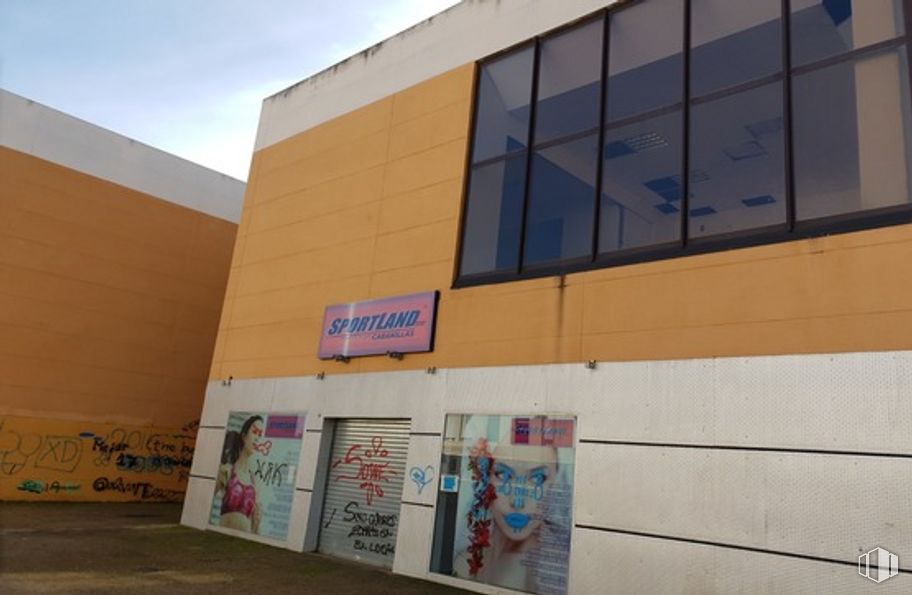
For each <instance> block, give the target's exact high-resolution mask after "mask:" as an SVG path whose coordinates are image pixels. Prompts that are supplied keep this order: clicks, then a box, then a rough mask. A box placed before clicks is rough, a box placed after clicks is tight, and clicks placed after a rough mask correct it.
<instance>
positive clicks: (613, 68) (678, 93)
mask: <svg viewBox="0 0 912 595" xmlns="http://www.w3.org/2000/svg"><path fill="white" fill-rule="evenodd" d="M683 22H684V3H683V2H681V1H680V0H650V1H649V2H642V3H639V4H635V5H633V6H631V7H630V8H625V9H623V10H619V11H617V12H616V13H614V14H612V16H611V26H610V28H611V31H610V34H609V36H608V42H609V46H610V47H609V50H608V101H607V114H606V115H607V118H608V120H620V119H623V118H627V117H630V116H635V115H636V114H644V113H646V112H649V111H651V110H654V109H656V108H661V107H665V106H669V105H674V104H676V103H679V102H680V101H681V98H682V95H683V90H684V89H683V81H684V59H683V52H682V47H683V43H684V42H683V39H684V37H683ZM656 31H662V35H655V32H656Z"/></svg>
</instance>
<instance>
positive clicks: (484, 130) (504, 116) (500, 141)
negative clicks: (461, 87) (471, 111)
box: [472, 47, 535, 162]
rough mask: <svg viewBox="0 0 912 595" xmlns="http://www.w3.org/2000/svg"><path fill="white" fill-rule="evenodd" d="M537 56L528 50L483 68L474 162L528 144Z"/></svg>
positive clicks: (473, 155)
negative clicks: (533, 77)
mask: <svg viewBox="0 0 912 595" xmlns="http://www.w3.org/2000/svg"><path fill="white" fill-rule="evenodd" d="M534 56H535V52H534V50H533V48H532V47H529V48H526V49H524V50H521V51H519V52H516V53H514V54H510V55H509V56H506V57H505V58H501V59H499V60H495V61H494V62H491V63H490V64H485V65H484V67H482V69H481V72H480V73H479V81H478V106H477V108H476V109H477V113H476V115H475V136H474V139H475V141H474V142H475V145H474V152H473V154H472V161H473V162H478V161H483V160H485V159H490V158H492V157H497V156H499V155H503V154H504V153H508V152H511V151H516V150H519V149H523V148H525V146H526V144H527V143H528V138H529V113H530V110H529V104H530V102H531V99H532V67H533V58H534Z"/></svg>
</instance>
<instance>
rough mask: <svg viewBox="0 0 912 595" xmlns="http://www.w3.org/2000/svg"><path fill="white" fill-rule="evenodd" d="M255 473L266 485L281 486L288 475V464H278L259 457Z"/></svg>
mask: <svg viewBox="0 0 912 595" xmlns="http://www.w3.org/2000/svg"><path fill="white" fill-rule="evenodd" d="M253 474H254V476H256V478H257V479H259V480H261V481H262V482H263V483H265V484H266V485H272V486H274V487H280V486H281V485H282V481H283V480H284V477H285V476H286V475H288V464H287V463H281V464H279V465H277V464H275V463H273V462H264V461H262V460H260V459H257V461H256V469H255V470H254V472H253Z"/></svg>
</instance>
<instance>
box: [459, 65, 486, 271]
mask: <svg viewBox="0 0 912 595" xmlns="http://www.w3.org/2000/svg"><path fill="white" fill-rule="evenodd" d="M480 78H481V65H480V64H478V63H476V64H475V69H474V71H473V72H472V97H473V98H474V101H473V102H472V116H471V120H470V122H469V131H470V133H471V138H470V139H469V142H468V151H469V152H468V154H467V155H466V164H465V169H464V170H463V178H462V179H463V180H464V182H463V190H462V210H461V211H460V213H459V239H458V242H459V243H458V245H457V246H456V258H455V261H456V263H455V266H456V268H455V270H454V271H453V278H454V279H457V280H458V279H459V278H460V277H461V276H462V251H463V250H464V249H465V235H466V221H468V217H467V215H466V213H467V212H468V210H469V190H470V189H471V187H472V172H473V170H474V164H473V163H472V156H473V155H474V154H475V138H476V137H477V135H476V134H475V124H476V122H477V120H478V104H479V103H480V102H479V101H478V99H479V97H478V96H479V94H480V92H481V85H480V84H479V80H480Z"/></svg>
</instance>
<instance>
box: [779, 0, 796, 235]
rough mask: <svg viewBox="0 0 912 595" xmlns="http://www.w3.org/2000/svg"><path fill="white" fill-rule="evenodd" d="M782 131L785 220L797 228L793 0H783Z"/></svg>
mask: <svg viewBox="0 0 912 595" xmlns="http://www.w3.org/2000/svg"><path fill="white" fill-rule="evenodd" d="M782 72H783V73H784V76H783V78H782V131H783V135H784V136H783V139H782V142H784V143H785V147H784V149H785V150H784V153H785V221H786V226H787V228H788V230H789V231H792V230H793V229H795V218H796V215H795V213H796V208H795V159H794V156H793V155H794V151H793V149H792V140H793V135H792V2H791V0H782Z"/></svg>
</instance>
